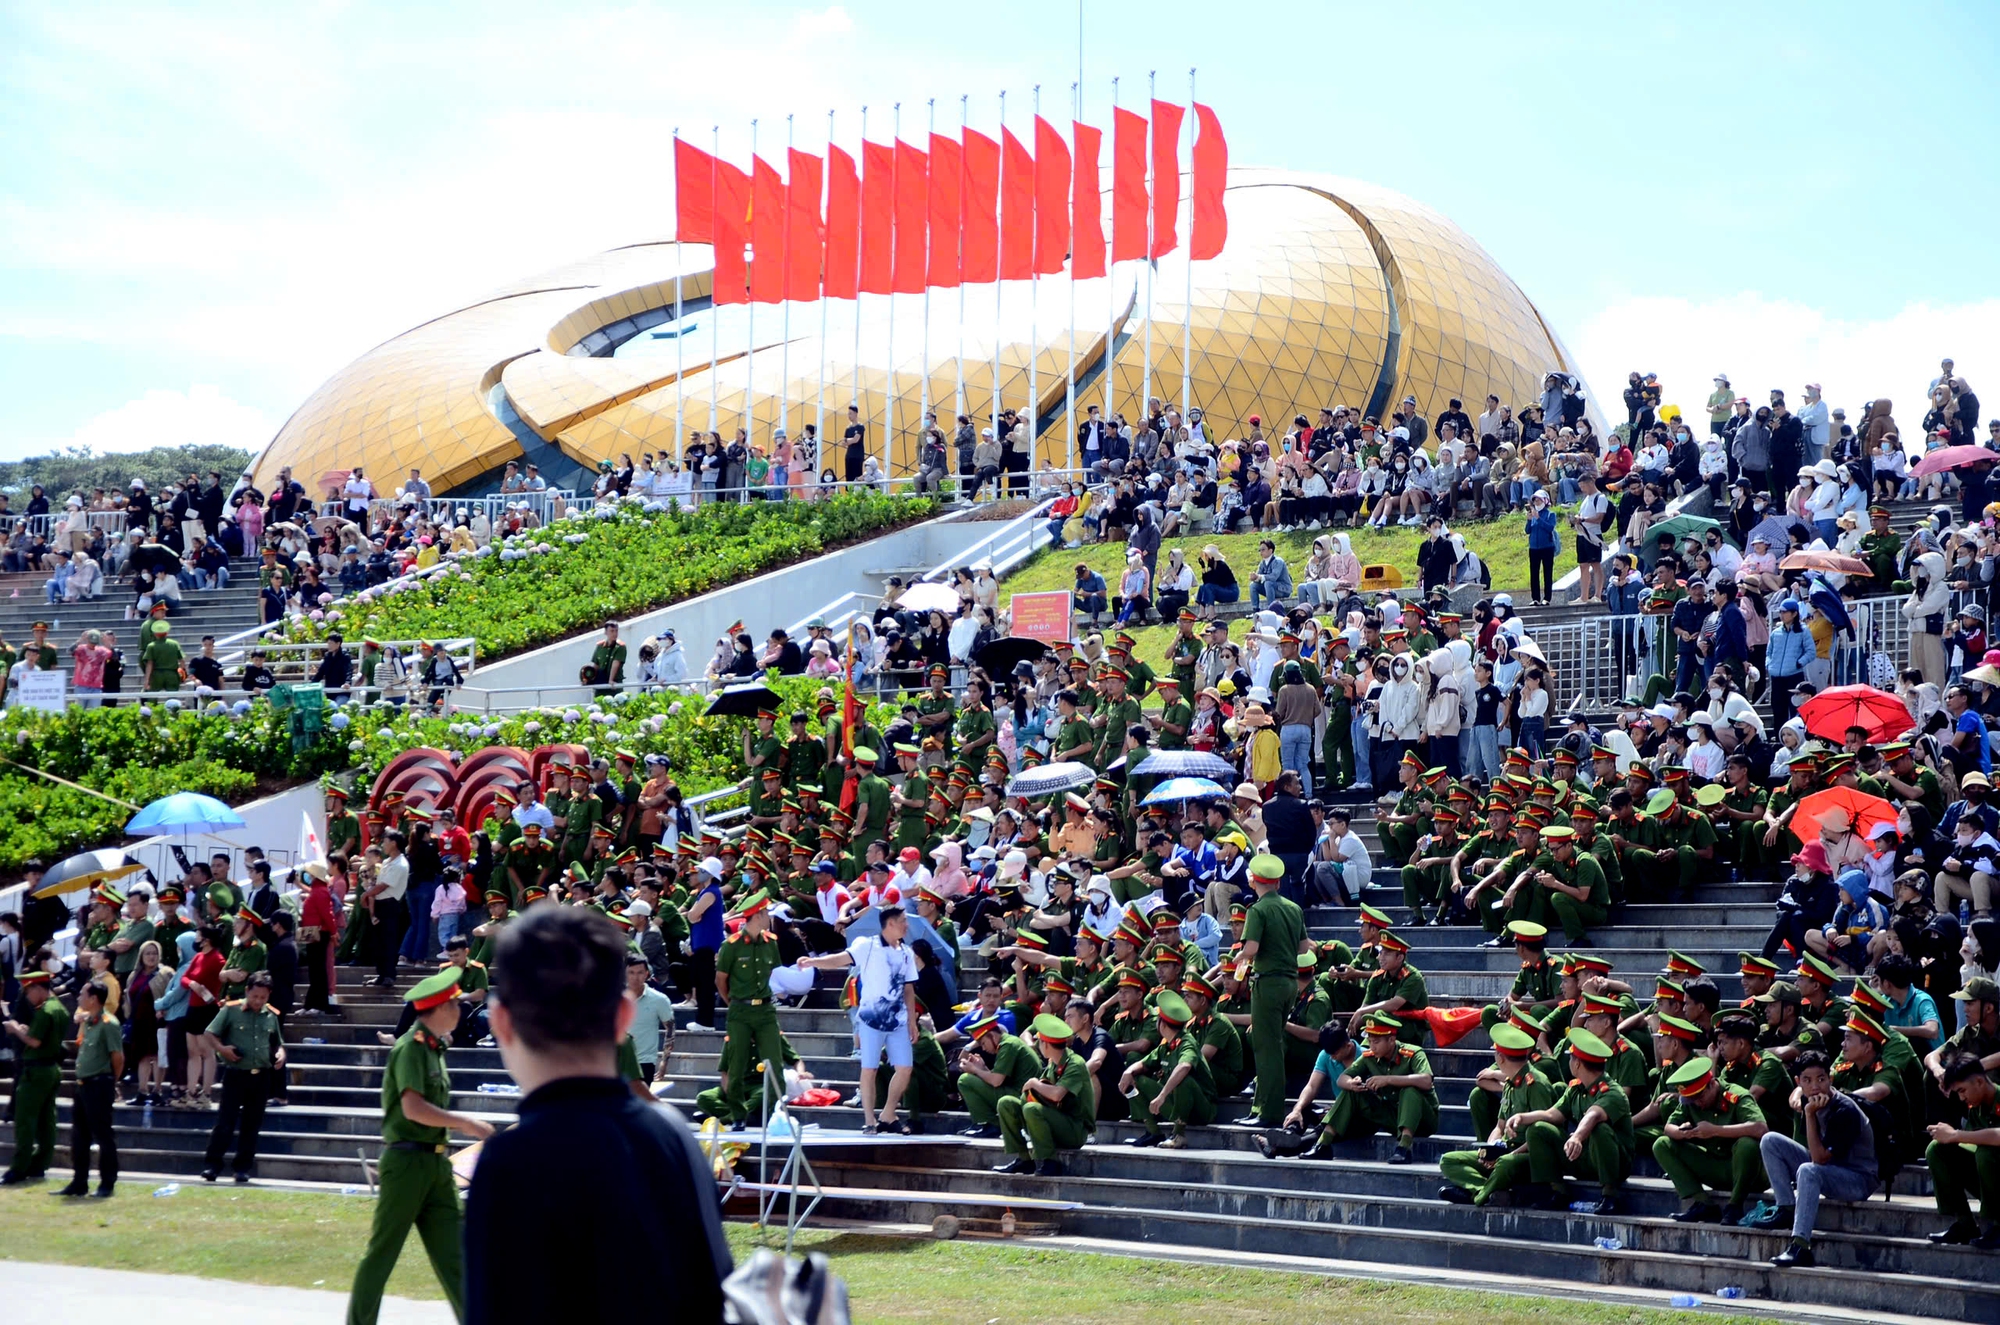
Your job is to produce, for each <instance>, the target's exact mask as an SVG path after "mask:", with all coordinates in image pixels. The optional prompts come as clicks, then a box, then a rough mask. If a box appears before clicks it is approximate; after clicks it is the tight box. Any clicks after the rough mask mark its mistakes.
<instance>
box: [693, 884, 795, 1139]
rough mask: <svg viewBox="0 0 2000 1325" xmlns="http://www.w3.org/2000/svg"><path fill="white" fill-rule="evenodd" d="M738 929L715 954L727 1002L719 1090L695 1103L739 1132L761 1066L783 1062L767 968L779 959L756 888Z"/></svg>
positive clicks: (765, 898) (765, 901)
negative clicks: (726, 1031)
mask: <svg viewBox="0 0 2000 1325" xmlns="http://www.w3.org/2000/svg"><path fill="white" fill-rule="evenodd" d="M740 912H741V914H742V916H743V927H742V928H741V929H739V930H737V931H736V936H735V937H734V938H731V939H727V940H725V941H724V942H723V944H722V950H721V951H720V952H718V953H717V954H716V956H715V975H716V987H717V989H718V991H719V992H720V993H721V994H722V997H723V998H725V999H727V1000H728V1002H729V1021H728V1033H727V1034H726V1035H725V1037H724V1039H723V1043H722V1063H721V1067H722V1077H723V1083H722V1087H721V1090H720V1092H719V1093H711V1092H709V1091H703V1092H702V1093H701V1094H700V1095H698V1096H696V1098H695V1106H696V1107H697V1108H699V1109H700V1110H701V1111H702V1112H703V1113H705V1114H707V1115H709V1116H710V1117H713V1118H726V1119H727V1120H728V1121H729V1123H730V1124H731V1126H732V1127H734V1128H735V1129H736V1130H738V1131H740V1130H742V1129H743V1128H744V1127H745V1126H747V1125H748V1122H749V1118H750V1115H751V1113H752V1112H754V1111H755V1109H756V1102H757V1099H758V1096H759V1095H760V1093H761V1088H762V1086H763V1084H764V1070H763V1067H762V1064H764V1063H766V1062H770V1063H778V1064H782V1063H783V1062H784V1049H785V1037H784V1033H783V1032H782V1031H780V1030H779V1029H778V1009H777V1005H776V1004H775V1003H774V1002H773V1001H772V999H771V972H772V971H773V970H774V969H776V968H777V966H778V965H779V964H780V963H781V962H782V961H783V958H782V957H780V956H779V953H778V936H777V935H776V934H774V933H772V932H771V895H770V894H769V893H767V892H763V891H761V890H760V891H759V892H757V893H755V894H754V895H752V896H751V897H749V898H748V899H746V900H745V901H744V903H743V905H742V907H741V908H740Z"/></svg>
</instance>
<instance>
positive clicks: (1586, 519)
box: [1576, 492, 1611, 544]
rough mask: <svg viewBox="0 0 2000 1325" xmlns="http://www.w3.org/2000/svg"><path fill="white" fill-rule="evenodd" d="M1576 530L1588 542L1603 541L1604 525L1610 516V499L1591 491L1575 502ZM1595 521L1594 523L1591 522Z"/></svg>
mask: <svg viewBox="0 0 2000 1325" xmlns="http://www.w3.org/2000/svg"><path fill="white" fill-rule="evenodd" d="M1576 518H1577V532H1578V533H1579V534H1581V535H1583V538H1584V541H1585V542H1588V543H1598V544H1601V543H1603V542H1604V527H1605V525H1606V524H1607V523H1608V522H1609V520H1610V518H1611V499H1610V498H1609V497H1607V496H1605V495H1604V494H1603V493H1601V492H1593V493H1591V494H1590V495H1589V496H1588V497H1585V498H1584V499H1583V500H1582V501H1581V502H1579V503H1578V504H1577V508H1576ZM1593 521H1595V523H1592V522H1593Z"/></svg>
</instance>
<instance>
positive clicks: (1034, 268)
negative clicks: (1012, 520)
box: [1028, 83, 1042, 483]
mask: <svg viewBox="0 0 2000 1325" xmlns="http://www.w3.org/2000/svg"><path fill="white" fill-rule="evenodd" d="M1041 113H1042V85H1041V84H1040V83H1037V84H1035V116H1036V118H1037V119H1039V118H1040V117H1041ZM1035 127H1036V126H1034V125H1032V124H1031V125H1030V128H1035ZM1040 173H1041V167H1040V166H1039V165H1037V166H1036V175H1037V176H1038V177H1039V175H1040ZM1039 201H1040V200H1039V199H1037V202H1038V203H1039ZM1035 231H1036V234H1037V236H1039V234H1040V231H1041V223H1040V222H1039V221H1037V222H1036V224H1035ZM1041 266H1042V264H1041V262H1040V260H1039V258H1038V256H1037V255H1036V253H1035V249H1034V245H1033V244H1032V243H1031V244H1030V245H1029V246H1028V481H1029V482H1030V483H1033V482H1034V473H1035V452H1036V451H1037V450H1039V449H1040V442H1041V418H1040V411H1041V407H1042V393H1041V378H1040V375H1039V373H1038V371H1037V370H1038V369H1039V368H1040V362H1039V360H1040V358H1041V356H1040V355H1039V354H1037V353H1036V350H1037V348H1038V347H1037V344H1036V342H1037V337H1036V334H1035V331H1036V329H1035V308H1036V303H1037V296H1038V295H1039V294H1040V293H1041V288H1042V272H1041Z"/></svg>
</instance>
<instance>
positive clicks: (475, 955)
mask: <svg viewBox="0 0 2000 1325" xmlns="http://www.w3.org/2000/svg"><path fill="white" fill-rule="evenodd" d="M519 914H520V912H518V911H509V912H508V913H507V914H506V915H504V916H501V917H500V918H499V919H498V920H495V919H493V917H491V916H488V917H487V918H486V919H485V920H484V921H482V922H481V923H482V924H488V925H492V926H493V928H492V930H491V931H489V932H488V933H487V935H486V937H485V938H483V939H474V940H472V947H471V949H470V950H469V960H470V961H472V962H488V961H491V960H492V958H493V949H494V947H495V946H496V945H497V944H498V943H499V942H500V935H501V933H502V932H503V931H504V930H505V929H506V928H507V922H508V921H510V920H513V919H514V918H515V917H516V916H518V915H519ZM676 914H679V913H678V912H676ZM682 923H683V924H685V923H686V922H685V921H683V922H682ZM474 928H477V926H474Z"/></svg>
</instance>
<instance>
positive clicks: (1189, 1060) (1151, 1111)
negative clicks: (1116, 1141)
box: [1118, 989, 1216, 1150]
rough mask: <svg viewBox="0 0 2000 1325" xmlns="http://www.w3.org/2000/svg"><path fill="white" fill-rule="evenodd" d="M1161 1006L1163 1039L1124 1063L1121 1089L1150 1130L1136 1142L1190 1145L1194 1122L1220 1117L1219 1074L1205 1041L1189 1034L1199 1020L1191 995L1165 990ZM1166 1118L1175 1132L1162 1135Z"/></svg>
mask: <svg viewBox="0 0 2000 1325" xmlns="http://www.w3.org/2000/svg"><path fill="white" fill-rule="evenodd" d="M1157 1007H1158V1017H1157V1020H1158V1022H1159V1028H1160V1030H1159V1035H1160V1042H1159V1043H1158V1044H1156V1045H1154V1046H1153V1048H1152V1049H1151V1050H1150V1051H1149V1052H1148V1053H1147V1054H1146V1056H1145V1057H1144V1058H1141V1059H1140V1060H1139V1061H1138V1062H1136V1063H1132V1064H1129V1065H1128V1066H1127V1067H1126V1068H1125V1074H1124V1076H1123V1077H1121V1078H1120V1079H1119V1082H1118V1088H1119V1090H1120V1091H1122V1092H1123V1093H1124V1094H1125V1096H1126V1097H1127V1099H1129V1100H1130V1101H1131V1111H1132V1112H1131V1117H1132V1121H1133V1122H1135V1123H1137V1124H1139V1126H1140V1127H1142V1128H1144V1129H1145V1130H1144V1131H1142V1132H1141V1133H1140V1134H1139V1135H1138V1136H1136V1137H1134V1138H1132V1141H1131V1144H1132V1145H1136V1146H1157V1145H1164V1146H1166V1147H1167V1148H1168V1149H1171V1150H1179V1149H1182V1148H1183V1147H1185V1146H1186V1145H1187V1129H1188V1124H1189V1123H1193V1124H1194V1125H1196V1126H1198V1127H1199V1126H1202V1125H1205V1124H1207V1123H1210V1122H1213V1121H1214V1119H1215V1103H1216V1090H1215V1077H1214V1075H1213V1074H1212V1073H1211V1072H1210V1071H1209V1070H1208V1060H1207V1059H1206V1058H1205V1057H1203V1056H1202V1052H1201V1042H1200V1041H1199V1040H1198V1039H1196V1038H1195V1037H1194V1036H1191V1035H1189V1034H1188V1033H1187V1027H1188V1023H1189V1022H1190V1021H1192V1020H1193V1019H1194V1013H1193V1011H1192V1010H1191V1009H1189V1007H1188V1005H1187V1000H1186V999H1183V998H1182V997H1181V996H1180V995H1179V994H1176V993H1174V992H1173V991H1172V990H1170V989H1168V990H1162V991H1161V992H1160V995H1159V1000H1158V1004H1157ZM1163 1122H1165V1123H1171V1124H1172V1126H1173V1131H1172V1133H1171V1134H1170V1135H1162V1133H1161V1131H1160V1124H1161V1123H1163Z"/></svg>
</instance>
